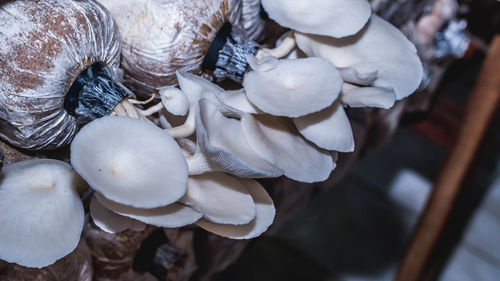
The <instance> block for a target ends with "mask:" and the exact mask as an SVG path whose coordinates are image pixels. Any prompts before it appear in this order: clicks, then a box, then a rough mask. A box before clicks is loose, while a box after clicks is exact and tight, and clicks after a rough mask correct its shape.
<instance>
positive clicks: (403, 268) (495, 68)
mask: <svg viewBox="0 0 500 281" xmlns="http://www.w3.org/2000/svg"><path fill="white" fill-rule="evenodd" d="M499 67H500V35H497V36H496V37H495V38H494V39H493V41H492V43H491V46H490V50H489V52H488V55H487V57H486V59H485V61H484V63H483V66H482V69H481V72H480V73H479V77H478V80H477V82H476V85H475V87H474V90H473V91H472V93H471V95H470V97H469V100H468V102H467V106H466V109H465V116H464V120H463V122H462V126H461V128H460V131H459V134H458V137H457V141H456V143H455V145H454V147H453V148H452V150H451V151H450V153H449V155H448V158H447V160H446V162H445V163H444V165H443V166H442V168H441V171H440V173H439V175H438V178H437V180H436V182H435V184H434V188H433V191H432V194H431V196H430V198H429V200H428V203H427V206H426V208H425V210H424V212H423V214H422V215H421V217H420V220H419V222H418V224H417V226H416V228H415V231H414V233H413V237H412V239H411V241H410V244H409V247H408V249H407V252H406V254H405V257H404V258H403V261H402V263H401V265H400V267H399V270H398V272H397V274H396V278H395V280H396V281H422V280H429V279H428V278H426V277H425V276H426V265H427V261H428V260H429V258H430V257H431V255H432V253H433V250H434V249H435V247H436V243H437V241H438V240H439V237H440V235H441V233H442V231H443V226H444V225H445V223H446V221H447V219H448V218H449V215H450V213H451V211H452V207H453V204H454V202H455V200H456V198H457V195H458V194H459V192H460V187H461V186H462V183H463V181H464V179H465V175H466V174H467V172H468V170H469V169H470V168H471V163H472V161H473V158H474V155H475V153H476V151H477V149H478V147H479V145H480V143H481V141H482V139H483V136H484V134H485V132H486V130H487V128H488V124H489V123H490V121H491V119H492V117H493V116H494V114H495V110H496V109H497V107H498V105H499V101H500V71H499Z"/></svg>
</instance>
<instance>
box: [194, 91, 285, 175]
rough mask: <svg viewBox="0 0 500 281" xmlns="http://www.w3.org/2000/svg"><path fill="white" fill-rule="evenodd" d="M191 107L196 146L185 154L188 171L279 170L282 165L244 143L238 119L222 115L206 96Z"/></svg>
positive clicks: (249, 172)
mask: <svg viewBox="0 0 500 281" xmlns="http://www.w3.org/2000/svg"><path fill="white" fill-rule="evenodd" d="M195 110H197V114H196V128H197V129H196V140H197V150H196V153H195V154H194V155H193V156H192V157H188V158H187V162H188V166H189V173H190V175H195V174H202V173H206V172H210V171H225V172H228V173H231V174H233V175H236V176H240V177H250V178H262V177H279V176H281V175H282V174H283V170H282V169H280V168H279V167H277V166H276V165H273V164H272V163H270V162H269V161H267V160H266V159H265V158H263V157H261V156H259V155H258V153H256V152H255V151H254V150H253V149H252V147H251V146H250V145H249V144H248V142H247V140H246V138H245V136H244V133H243V127H242V121H241V120H238V119H235V118H228V117H226V116H224V115H223V114H222V113H221V112H220V111H219V110H218V108H217V107H216V106H215V105H214V104H212V103H211V102H210V101H209V100H207V99H201V100H200V101H199V106H198V107H196V108H195ZM227 110H228V111H230V109H227ZM233 113H234V114H237V112H236V111H234V112H233ZM221 128H222V129H221Z"/></svg>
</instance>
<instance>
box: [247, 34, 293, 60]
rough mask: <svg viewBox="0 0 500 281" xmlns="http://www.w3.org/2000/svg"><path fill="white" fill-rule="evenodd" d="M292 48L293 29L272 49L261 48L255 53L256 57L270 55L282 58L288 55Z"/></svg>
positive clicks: (261, 57) (260, 57)
mask: <svg viewBox="0 0 500 281" xmlns="http://www.w3.org/2000/svg"><path fill="white" fill-rule="evenodd" d="M293 48H295V37H294V32H293V30H292V31H290V32H289V33H288V35H287V36H286V37H285V39H283V41H282V42H281V43H280V44H279V45H278V46H276V47H275V48H274V49H268V48H262V49H260V50H259V51H258V52H257V54H256V55H255V56H256V57H257V58H258V59H263V58H264V57H268V56H272V57H276V58H283V57H285V56H286V55H288V54H289V53H290V52H291V51H292V50H293Z"/></svg>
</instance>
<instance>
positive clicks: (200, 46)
mask: <svg viewBox="0 0 500 281" xmlns="http://www.w3.org/2000/svg"><path fill="white" fill-rule="evenodd" d="M99 2H100V3H102V4H103V5H104V6H105V7H106V8H107V9H109V10H110V11H111V13H112V14H113V16H114V17H115V19H116V22H117V24H118V26H119V28H120V33H121V35H122V46H123V49H122V67H123V69H124V78H125V82H126V83H127V86H129V87H130V88H131V89H132V90H133V91H134V92H135V93H137V94H141V95H143V96H146V95H151V93H152V92H153V91H155V90H158V89H160V88H162V87H165V86H168V85H174V84H177V79H176V76H175V71H176V70H179V69H183V70H187V71H195V72H196V71H199V70H200V68H201V65H202V63H203V60H204V58H205V56H206V54H207V52H208V51H209V48H210V46H211V44H212V43H213V41H214V40H215V38H216V35H217V33H218V32H219V30H220V29H221V28H222V27H223V26H224V24H225V23H226V22H229V23H231V24H232V25H235V24H237V22H238V21H239V18H240V14H241V0H204V1H193V0H121V1H118V0H99ZM222 43H223V42H222Z"/></svg>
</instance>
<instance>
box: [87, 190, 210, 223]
mask: <svg viewBox="0 0 500 281" xmlns="http://www.w3.org/2000/svg"><path fill="white" fill-rule="evenodd" d="M95 197H96V199H97V201H99V203H101V204H102V205H103V206H104V207H106V208H107V209H109V210H111V211H113V212H115V213H117V214H119V215H122V216H126V217H129V218H132V219H135V220H138V221H142V222H144V223H147V224H152V225H155V226H159V227H182V226H186V225H189V224H192V223H194V222H196V221H197V220H199V219H200V218H201V217H202V216H203V214H202V213H200V212H198V211H196V210H194V209H192V208H190V207H188V206H186V205H184V204H180V203H173V204H170V205H168V206H165V207H158V208H153V209H141V208H134V207H130V206H127V205H123V204H120V203H117V202H113V201H111V200H109V199H107V198H106V197H104V196H103V195H102V194H100V193H97V192H96V193H95Z"/></svg>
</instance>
